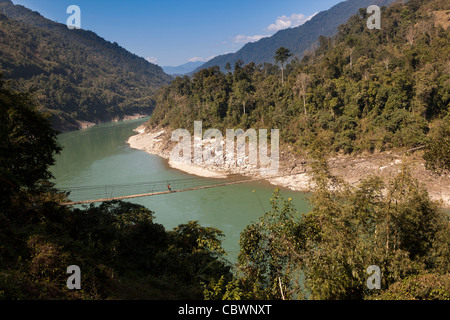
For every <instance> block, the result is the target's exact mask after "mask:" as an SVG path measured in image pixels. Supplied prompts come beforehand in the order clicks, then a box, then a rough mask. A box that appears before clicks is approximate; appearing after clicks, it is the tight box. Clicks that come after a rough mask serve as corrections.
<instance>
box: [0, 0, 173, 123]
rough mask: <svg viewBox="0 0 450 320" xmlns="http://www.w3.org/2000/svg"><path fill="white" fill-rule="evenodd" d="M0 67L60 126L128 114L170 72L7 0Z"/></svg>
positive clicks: (1, 11) (142, 105)
mask: <svg viewBox="0 0 450 320" xmlns="http://www.w3.org/2000/svg"><path fill="white" fill-rule="evenodd" d="M0 72H1V73H2V74H3V77H4V78H5V79H7V80H14V81H13V85H14V87H15V89H18V90H31V91H35V93H36V96H37V98H38V100H39V102H40V104H41V105H42V107H43V110H44V111H49V112H50V113H51V114H52V115H53V124H54V127H55V128H56V129H58V130H60V131H67V130H72V129H77V128H79V127H80V123H81V122H84V121H88V122H94V123H96V122H102V121H109V120H112V119H116V118H122V117H124V116H125V115H130V114H134V113H145V114H148V113H150V112H151V111H152V109H153V107H154V101H153V99H152V98H151V96H152V94H153V93H154V92H155V91H156V89H157V88H159V87H160V86H161V85H164V84H167V83H168V82H169V80H170V77H169V76H168V75H167V74H165V73H164V72H163V70H162V69H161V68H160V67H158V66H156V65H154V64H151V63H149V62H148V61H146V60H145V59H143V58H141V57H138V56H136V55H134V54H132V53H130V52H128V51H127V50H125V49H124V48H122V47H120V46H119V45H118V44H117V43H111V42H108V41H106V40H105V39H103V38H101V37H99V36H98V35H96V34H95V33H93V32H91V31H85V30H69V29H68V28H67V26H66V25H64V24H59V23H55V22H53V21H50V20H48V19H46V18H44V17H42V16H41V15H40V14H39V13H37V12H33V11H31V10H29V9H27V8H25V7H23V6H19V5H14V4H12V2H11V1H9V0H1V1H0Z"/></svg>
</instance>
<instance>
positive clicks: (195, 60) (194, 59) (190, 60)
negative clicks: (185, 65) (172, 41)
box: [188, 56, 215, 62]
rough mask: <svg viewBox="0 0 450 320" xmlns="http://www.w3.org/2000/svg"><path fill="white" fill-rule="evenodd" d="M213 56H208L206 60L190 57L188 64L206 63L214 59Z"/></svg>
mask: <svg viewBox="0 0 450 320" xmlns="http://www.w3.org/2000/svg"><path fill="white" fill-rule="evenodd" d="M214 57H215V56H210V57H208V58H202V57H192V58H190V59H189V60H188V61H189V62H206V61H209V60H211V59H212V58H214Z"/></svg>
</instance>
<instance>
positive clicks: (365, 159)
mask: <svg viewBox="0 0 450 320" xmlns="http://www.w3.org/2000/svg"><path fill="white" fill-rule="evenodd" d="M135 131H136V132H137V134H136V135H134V136H132V137H130V138H129V140H128V144H129V145H130V147H131V148H133V149H138V150H143V151H145V152H147V153H150V154H155V155H158V156H160V157H162V158H164V159H167V160H169V166H171V167H172V168H174V169H178V170H181V171H184V172H186V173H188V174H192V175H197V176H201V177H207V178H219V179H220V178H225V177H227V175H232V174H238V175H242V176H249V177H255V178H260V177H262V176H261V174H260V170H259V168H258V167H256V166H251V165H245V166H232V167H230V166H226V165H217V164H213V165H207V164H201V165H193V164H185V163H176V162H174V161H171V160H170V153H171V151H172V149H173V148H174V147H175V145H176V143H175V142H171V141H170V138H171V133H169V132H167V131H166V130H162V129H156V130H153V131H149V132H146V131H145V127H144V126H141V127H139V128H137V129H135ZM405 161H407V162H408V165H409V166H410V168H411V171H412V174H413V176H414V177H415V178H417V179H418V180H419V181H420V182H421V183H422V184H424V185H425V187H426V188H427V190H428V193H429V195H430V197H431V199H433V200H437V201H440V202H441V204H442V207H444V208H450V175H446V176H437V175H433V174H432V173H430V172H429V171H427V170H426V169H425V163H424V161H423V159H422V156H421V154H420V153H419V152H416V153H414V154H413V155H411V156H409V157H408V158H404V157H402V156H399V155H396V154H395V153H389V152H387V153H383V154H382V157H380V154H364V155H359V156H356V157H353V156H352V157H350V156H339V157H335V158H331V159H329V166H330V168H331V173H332V174H334V175H336V176H339V177H341V178H343V179H344V180H345V181H347V182H349V183H352V184H356V183H358V182H359V181H360V180H361V179H364V178H365V177H367V176H369V175H377V176H381V177H382V178H383V180H385V181H388V180H390V179H392V178H393V177H394V176H395V175H396V174H398V172H400V170H401V168H402V166H403V164H404V162H405ZM307 170H309V167H308V165H307V162H306V160H305V159H301V158H298V157H295V156H293V155H291V154H289V153H288V152H283V151H281V152H280V168H279V170H278V175H279V176H283V175H285V176H283V177H277V178H267V179H266V180H267V181H269V182H270V183H271V184H273V185H274V186H280V187H285V188H289V189H292V190H295V191H303V192H308V191H311V185H310V180H311V177H310V176H309V174H308V173H307V172H305V171H307ZM304 172H305V173H304ZM294 173H301V174H296V175H289V174H294Z"/></svg>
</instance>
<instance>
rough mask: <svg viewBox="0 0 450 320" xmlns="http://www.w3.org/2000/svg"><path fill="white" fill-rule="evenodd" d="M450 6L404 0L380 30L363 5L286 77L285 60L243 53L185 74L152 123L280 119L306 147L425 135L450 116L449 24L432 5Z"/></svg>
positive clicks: (371, 145) (368, 145)
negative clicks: (230, 62) (228, 64)
mask: <svg viewBox="0 0 450 320" xmlns="http://www.w3.org/2000/svg"><path fill="white" fill-rule="evenodd" d="M448 9H449V8H448V3H447V2H446V1H441V0H435V1H421V0H412V1H409V2H408V3H406V4H401V3H397V4H394V5H392V6H391V7H389V8H387V9H385V10H383V12H382V17H383V18H382V20H383V26H382V29H381V30H376V29H374V30H370V29H368V28H367V27H366V20H367V18H368V14H367V13H366V12H365V10H361V11H360V12H359V14H357V15H355V16H353V17H352V18H351V19H350V20H349V21H348V23H347V24H345V25H342V26H341V27H339V33H338V34H337V35H336V36H335V37H334V38H331V39H329V38H325V37H321V38H320V46H319V48H318V49H317V50H316V51H315V52H314V53H310V54H308V55H306V56H305V57H304V58H303V59H302V60H301V61H299V60H295V59H294V60H293V61H292V62H291V63H290V64H288V65H287V66H286V68H285V69H286V70H285V77H286V79H285V82H284V85H283V84H282V81H281V72H280V70H279V68H278V67H277V66H275V65H272V64H267V63H265V64H263V65H256V64H254V63H249V64H247V65H245V66H243V65H242V61H241V62H238V63H236V67H235V69H234V72H233V73H231V72H228V73H227V74H223V73H221V72H220V70H219V67H211V68H209V69H203V70H201V71H199V72H197V73H196V74H195V75H194V76H193V77H192V78H188V77H183V78H177V79H175V80H174V81H172V83H171V85H170V86H166V87H163V88H162V89H161V90H160V91H159V92H158V95H157V108H156V109H155V111H154V114H153V117H152V119H151V121H150V123H149V125H150V126H157V125H162V126H169V127H172V128H189V129H191V128H192V127H193V122H194V120H202V121H203V126H204V128H208V127H214V128H218V129H224V128H235V127H240V128H242V129H246V128H249V127H252V128H255V129H257V128H278V129H280V138H281V140H282V142H284V143H286V144H289V145H291V146H293V147H294V148H295V149H296V151H298V152H301V151H304V150H307V149H308V148H309V147H310V146H311V144H312V143H313V142H314V140H316V139H317V138H318V137H319V138H323V139H322V141H325V142H326V144H327V147H328V148H329V150H331V151H342V152H345V153H352V152H359V151H365V150H368V151H375V150H378V151H383V150H386V149H390V148H397V147H416V146H420V145H423V144H427V143H429V142H430V140H431V138H432V136H430V129H431V128H432V127H433V126H434V123H435V122H436V121H440V122H442V121H443V120H445V121H448V119H449V118H448V117H447V118H446V116H447V115H448V106H449V103H450V85H449V81H450V73H449V72H448V57H449V56H450V46H449V43H450V31H449V30H445V29H444V28H443V27H442V26H441V25H440V24H438V23H436V21H435V18H434V17H435V16H434V14H433V12H435V11H444V10H448ZM274 55H275V51H274V52H272V56H274Z"/></svg>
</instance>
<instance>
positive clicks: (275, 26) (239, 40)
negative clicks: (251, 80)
mask: <svg viewBox="0 0 450 320" xmlns="http://www.w3.org/2000/svg"><path fill="white" fill-rule="evenodd" d="M317 13H318V12H316V13H314V14H313V15H311V16H309V17H307V16H305V15H304V14H302V13H294V14H292V15H290V16H289V17H288V16H281V17H278V18H277V20H276V21H275V23H272V24H271V25H269V26H268V27H267V28H266V31H268V32H270V33H271V34H273V33H275V32H277V31H279V30H282V29H287V28H294V27H298V26H301V25H302V24H304V23H305V22H306V21H308V20H311V19H312V18H313V17H314V16H315V15H316V14H317ZM266 37H270V34H268V35H261V34H257V35H254V36H246V35H243V34H240V35H237V36H235V37H234V38H233V39H232V40H233V43H235V44H245V43H248V42H256V41H259V40H261V39H262V38H266Z"/></svg>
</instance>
